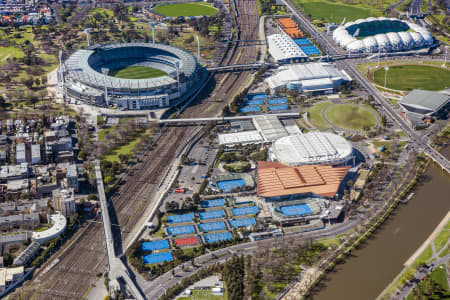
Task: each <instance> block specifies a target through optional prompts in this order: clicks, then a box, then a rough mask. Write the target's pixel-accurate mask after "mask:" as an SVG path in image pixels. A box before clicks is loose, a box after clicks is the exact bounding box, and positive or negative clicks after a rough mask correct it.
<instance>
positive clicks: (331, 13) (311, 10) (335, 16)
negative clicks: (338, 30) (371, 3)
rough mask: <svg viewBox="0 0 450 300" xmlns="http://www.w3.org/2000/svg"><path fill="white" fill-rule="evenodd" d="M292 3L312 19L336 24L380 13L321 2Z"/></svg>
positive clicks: (351, 6) (376, 15) (352, 6)
mask: <svg viewBox="0 0 450 300" xmlns="http://www.w3.org/2000/svg"><path fill="white" fill-rule="evenodd" d="M294 3H295V4H296V5H297V7H299V8H300V9H302V10H303V9H304V11H305V13H306V14H307V15H310V16H311V18H312V19H315V20H323V21H326V22H332V23H338V24H339V23H341V22H342V20H343V19H344V18H345V19H346V22H350V21H355V20H357V19H363V18H368V17H370V16H373V17H378V16H381V12H380V11H379V10H378V9H375V8H368V7H363V6H361V5H347V4H343V3H338V2H329V1H321V0H312V1H311V0H295V1H294Z"/></svg>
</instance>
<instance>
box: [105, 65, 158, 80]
mask: <svg viewBox="0 0 450 300" xmlns="http://www.w3.org/2000/svg"><path fill="white" fill-rule="evenodd" d="M108 75H109V76H114V77H118V78H124V79H144V78H154V77H160V76H164V75H167V73H166V72H164V71H161V70H158V69H155V68H151V67H143V66H130V67H126V68H123V69H119V70H111V72H109V74H108Z"/></svg>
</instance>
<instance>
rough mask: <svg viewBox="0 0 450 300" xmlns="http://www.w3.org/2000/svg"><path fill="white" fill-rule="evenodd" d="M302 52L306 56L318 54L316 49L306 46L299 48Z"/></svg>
mask: <svg viewBox="0 0 450 300" xmlns="http://www.w3.org/2000/svg"><path fill="white" fill-rule="evenodd" d="M300 48H301V49H302V51H303V52H305V54H306V55H317V54H320V50H319V49H317V47H316V46H314V45H306V46H300Z"/></svg>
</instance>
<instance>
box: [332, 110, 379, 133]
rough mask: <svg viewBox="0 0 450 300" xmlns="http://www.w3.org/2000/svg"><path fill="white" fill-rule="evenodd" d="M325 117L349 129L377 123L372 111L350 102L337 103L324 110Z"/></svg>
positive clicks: (361, 128)
mask: <svg viewBox="0 0 450 300" xmlns="http://www.w3.org/2000/svg"><path fill="white" fill-rule="evenodd" d="M325 117H326V118H327V119H328V121H330V122H332V123H333V124H335V125H336V126H338V127H341V128H345V129H351V130H363V129H364V128H367V127H368V128H373V127H374V126H376V124H377V119H376V117H375V115H374V113H373V112H372V111H370V110H369V109H367V108H364V107H361V106H356V105H350V104H338V105H334V106H332V107H330V108H328V109H327V110H326V111H325Z"/></svg>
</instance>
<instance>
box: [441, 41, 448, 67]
mask: <svg viewBox="0 0 450 300" xmlns="http://www.w3.org/2000/svg"><path fill="white" fill-rule="evenodd" d="M447 52H448V46H445V54H444V63H443V64H442V67H444V68H445V67H446V66H447Z"/></svg>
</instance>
